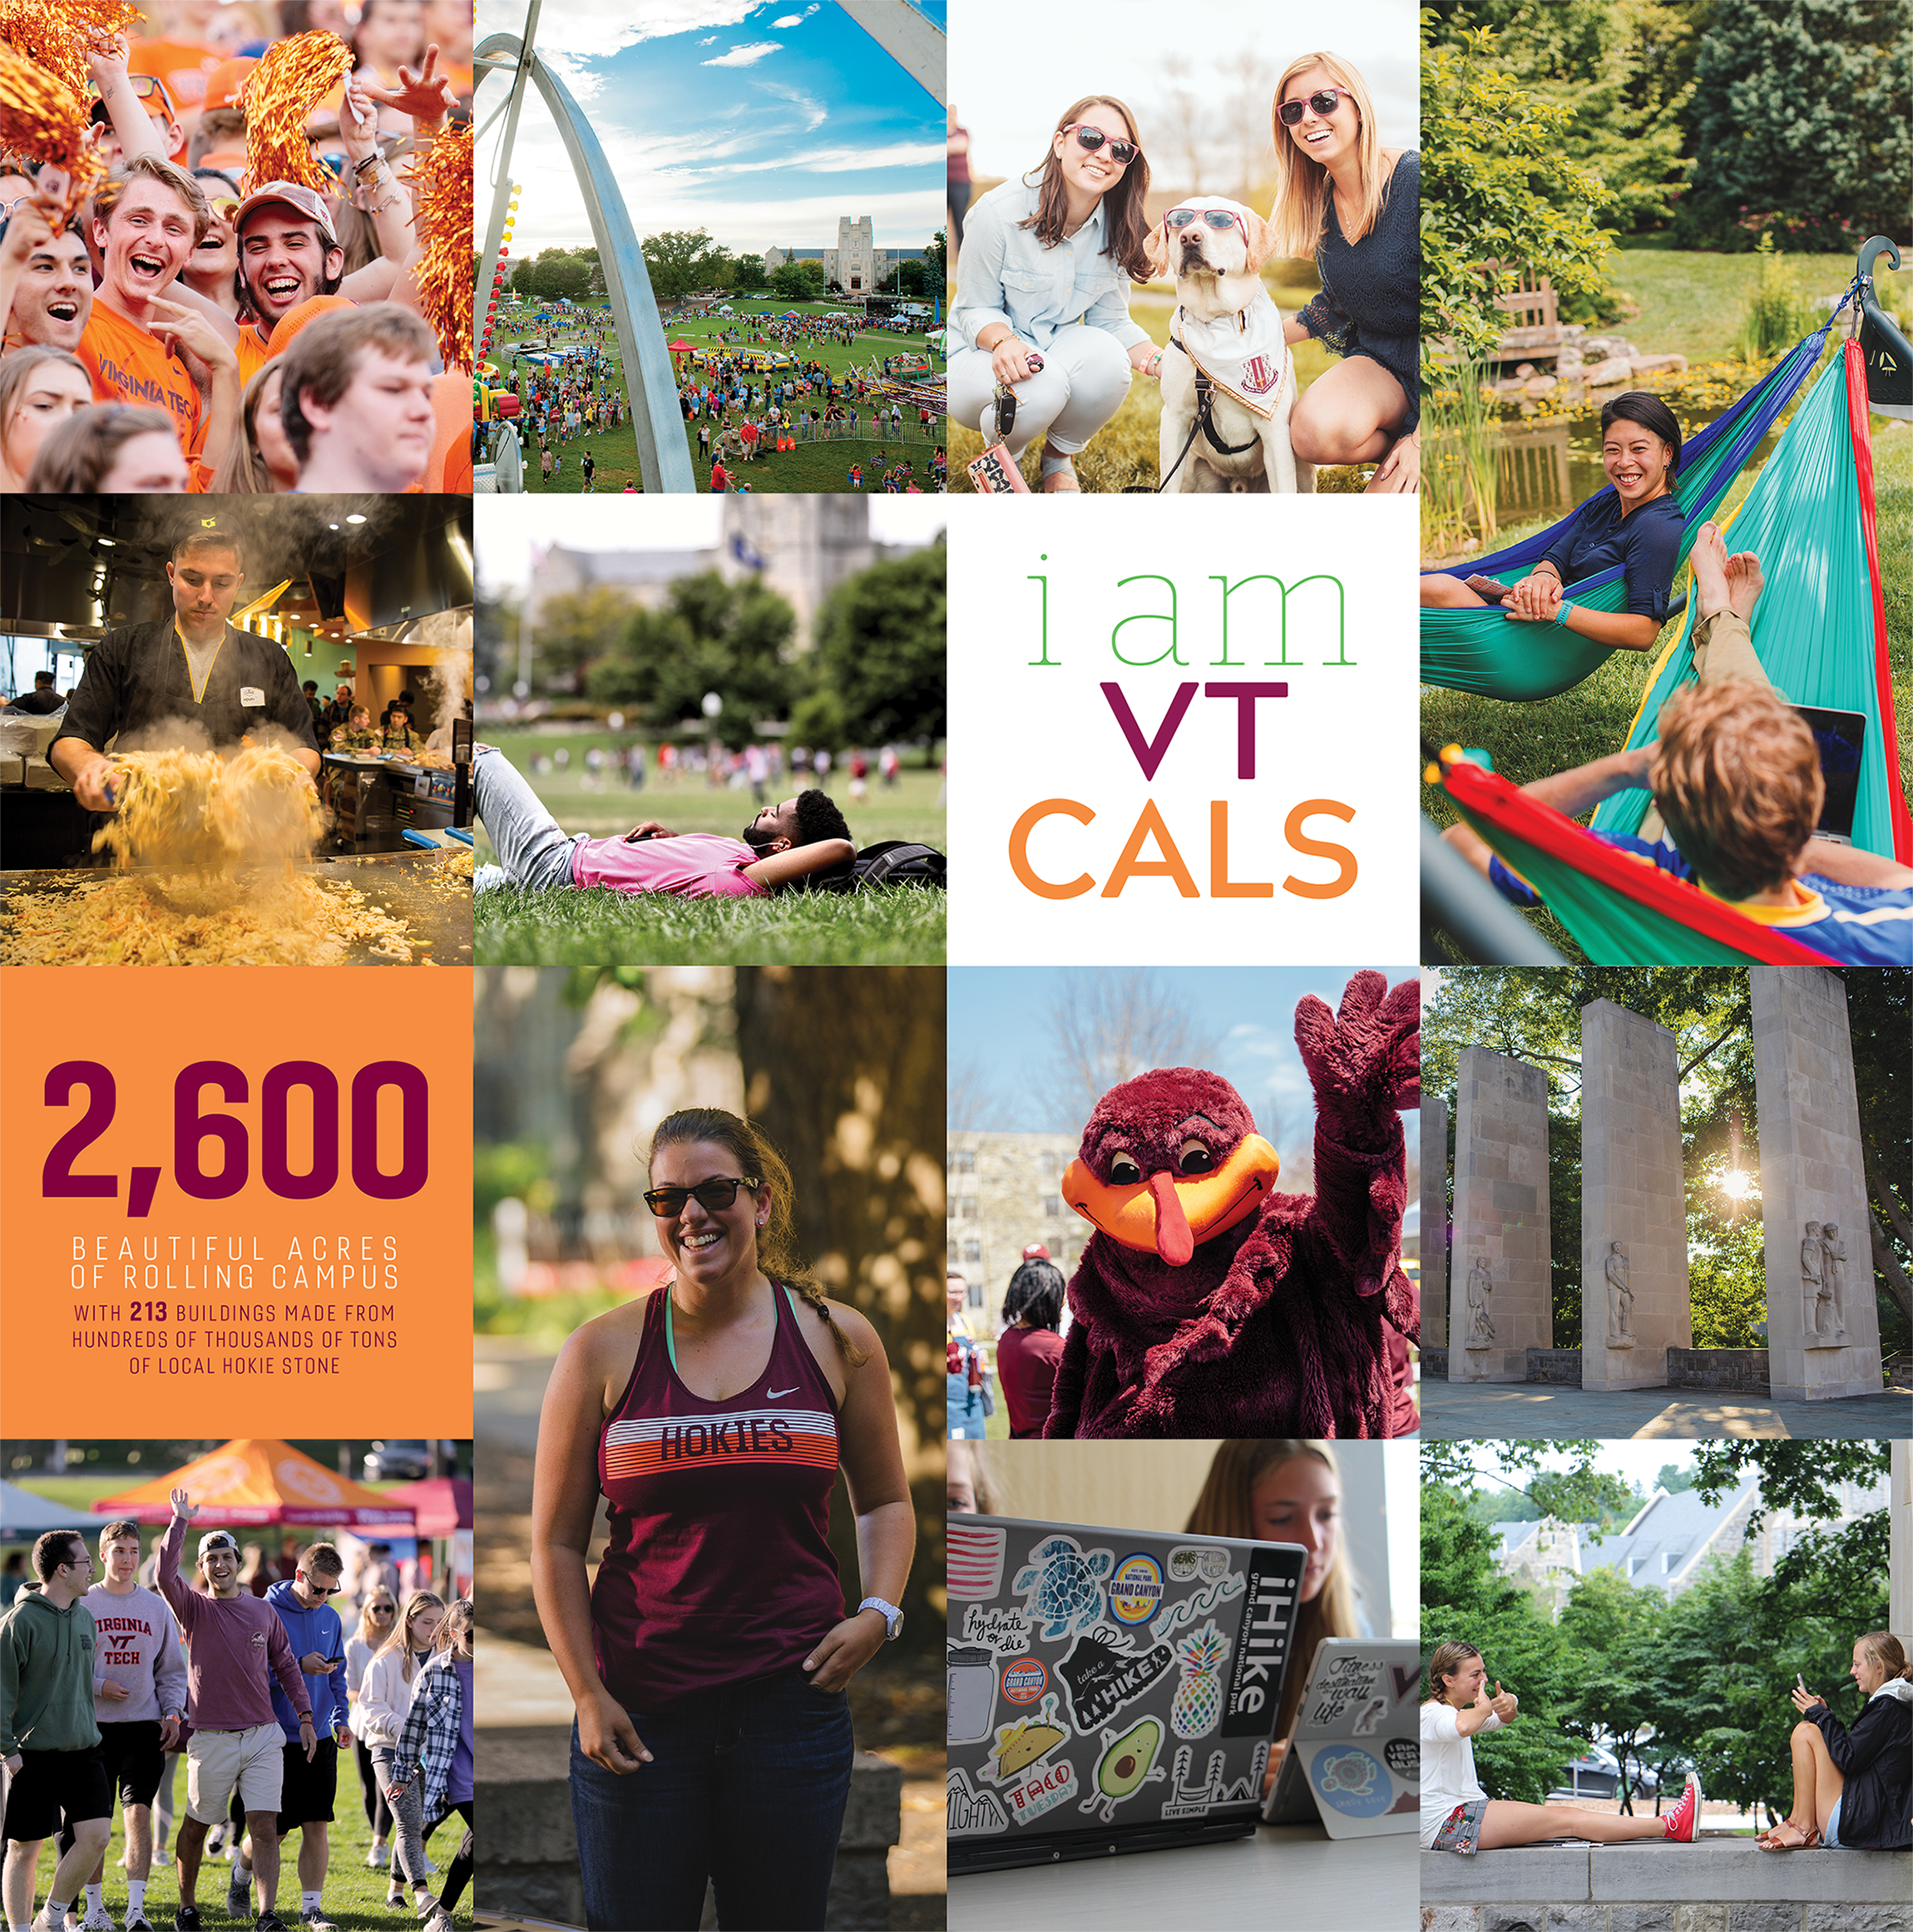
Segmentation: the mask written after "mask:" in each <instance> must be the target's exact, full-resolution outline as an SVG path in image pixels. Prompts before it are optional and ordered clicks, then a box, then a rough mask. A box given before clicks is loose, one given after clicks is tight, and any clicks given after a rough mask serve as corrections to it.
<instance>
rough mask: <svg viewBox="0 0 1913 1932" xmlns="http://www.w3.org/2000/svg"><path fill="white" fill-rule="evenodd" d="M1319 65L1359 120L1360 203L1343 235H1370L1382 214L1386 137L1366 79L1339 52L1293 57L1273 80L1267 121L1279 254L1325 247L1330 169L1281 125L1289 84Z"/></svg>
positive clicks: (1312, 251) (1272, 223) (1272, 220)
mask: <svg viewBox="0 0 1913 1932" xmlns="http://www.w3.org/2000/svg"><path fill="white" fill-rule="evenodd" d="M1311 67H1320V68H1321V69H1322V71H1323V72H1325V73H1326V74H1327V76H1328V77H1329V79H1330V80H1331V81H1332V82H1334V83H1335V85H1336V86H1337V87H1339V88H1341V89H1342V91H1343V92H1345V93H1346V94H1347V95H1348V96H1350V98H1351V99H1352V100H1353V101H1354V102H1355V113H1356V118H1357V120H1358V121H1360V123H1361V130H1360V132H1359V133H1358V134H1357V136H1356V158H1357V162H1358V164H1359V166H1360V169H1361V175H1362V208H1361V212H1360V213H1359V215H1357V218H1356V221H1355V225H1354V226H1353V228H1352V229H1351V230H1347V232H1346V233H1345V234H1344V235H1343V236H1342V240H1345V241H1347V242H1348V243H1350V244H1351V245H1352V244H1354V243H1356V242H1358V241H1360V240H1362V236H1363V235H1367V233H1368V232H1369V230H1371V229H1372V228H1373V227H1374V225H1375V224H1376V223H1377V221H1378V220H1380V219H1381V216H1382V201H1383V200H1385V199H1386V196H1387V178H1386V176H1385V175H1383V173H1382V136H1381V135H1380V134H1379V133H1378V132H1377V129H1376V125H1375V103H1374V101H1372V100H1371V99H1370V97H1369V93H1368V84H1367V82H1365V81H1364V80H1363V79H1362V77H1361V75H1360V74H1358V73H1357V72H1356V71H1355V69H1354V68H1353V67H1351V66H1350V65H1349V64H1348V62H1347V61H1345V60H1343V59H1342V58H1341V57H1339V56H1338V55H1336V54H1327V53H1321V54H1304V55H1303V56H1302V57H1301V58H1300V59H1299V60H1293V61H1291V62H1289V63H1288V66H1287V67H1284V68H1283V71H1282V78H1281V79H1280V80H1279V81H1278V82H1276V84H1275V98H1274V99H1273V101H1271V102H1270V103H1269V109H1268V119H1269V125H1270V126H1271V127H1272V128H1273V130H1274V131H1275V205H1274V207H1273V208H1272V209H1271V210H1269V216H1268V220H1269V226H1270V227H1271V228H1272V229H1273V230H1274V231H1275V252H1276V254H1281V255H1291V256H1296V257H1303V256H1309V257H1312V256H1313V255H1314V254H1315V253H1316V251H1317V250H1318V249H1319V248H1320V247H1321V246H1322V235H1323V232H1324V230H1326V229H1327V225H1328V197H1329V192H1330V189H1329V180H1328V170H1327V168H1325V167H1324V166H1322V163H1321V162H1320V161H1317V160H1316V159H1315V157H1314V156H1312V155H1310V154H1305V153H1304V152H1303V151H1302V149H1300V148H1299V147H1298V146H1296V144H1295V141H1294V139H1293V136H1291V135H1290V133H1289V131H1288V129H1287V128H1286V127H1284V126H1283V125H1282V115H1281V112H1280V109H1281V106H1282V102H1283V96H1284V94H1286V93H1287V91H1288V83H1289V82H1291V81H1293V79H1294V78H1295V77H1296V76H1297V75H1298V74H1305V73H1307V72H1308V70H1309V69H1310V68H1311Z"/></svg>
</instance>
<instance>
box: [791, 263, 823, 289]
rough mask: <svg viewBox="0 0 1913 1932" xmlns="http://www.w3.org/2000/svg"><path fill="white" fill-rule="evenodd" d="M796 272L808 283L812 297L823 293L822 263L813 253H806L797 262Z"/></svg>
mask: <svg viewBox="0 0 1913 1932" xmlns="http://www.w3.org/2000/svg"><path fill="white" fill-rule="evenodd" d="M797 266H798V273H799V274H801V275H802V276H803V279H804V280H805V282H806V283H808V284H809V288H810V293H811V295H812V297H813V299H814V298H815V297H817V296H818V295H821V294H823V263H822V262H820V261H818V259H817V258H816V256H814V255H806V256H805V257H804V259H803V260H802V261H800V262H799V263H798V264H797Z"/></svg>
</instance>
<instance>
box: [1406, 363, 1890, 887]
mask: <svg viewBox="0 0 1913 1932" xmlns="http://www.w3.org/2000/svg"><path fill="white" fill-rule="evenodd" d="M1723 536H1724V538H1725V540H1726V543H1727V547H1728V550H1729V551H1752V552H1753V554H1754V555H1755V556H1757V557H1758V558H1759V559H1760V567H1761V576H1762V581H1763V586H1764V587H1763V588H1762V592H1761V597H1760V601H1759V603H1758V604H1757V605H1755V607H1754V613H1753V622H1752V636H1753V648H1754V654H1755V655H1756V656H1757V657H1758V658H1759V660H1760V662H1761V667H1762V670H1765V671H1766V673H1767V676H1768V677H1769V678H1771V679H1772V681H1773V683H1774V684H1775V685H1776V687H1777V689H1779V691H1780V693H1781V694H1782V696H1783V697H1784V698H1786V699H1787V701H1788V702H1789V703H1790V704H1811V705H1814V706H1817V707H1821V708H1823V709H1828V710H1835V711H1858V712H1860V713H1861V714H1863V715H1864V716H1865V718H1866V745H1865V749H1864V753H1863V756H1862V760H1861V773H1860V794H1859V803H1858V807H1857V809H1856V813H1855V815H1854V821H1853V842H1854V843H1855V845H1856V846H1861V847H1865V848H1866V850H1867V851H1868V852H1878V853H1880V854H1881V856H1882V857H1889V858H1891V857H1897V858H1898V859H1899V860H1900V862H1901V863H1902V864H1913V822H1910V820H1909V816H1908V811H1907V804H1906V794H1905V793H1904V792H1902V791H1901V786H1900V754H1899V744H1898V739H1897V734H1896V722H1895V719H1894V714H1893V701H1892V685H1891V674H1890V669H1889V665H1888V662H1887V655H1886V610H1885V605H1884V601H1883V599H1882V597H1881V586H1880V579H1879V553H1878V545H1877V540H1876V530H1875V519H1874V502H1873V460H1872V445H1871V438H1870V434H1869V429H1868V423H1867V407H1866V373H1865V369H1864V366H1863V364H1862V361H1861V353H1860V345H1859V344H1858V343H1855V342H1849V343H1846V347H1845V349H1844V352H1843V353H1842V355H1841V358H1840V359H1839V360H1838V361H1836V362H1834V363H1829V364H1828V366H1827V368H1826V372H1825V373H1824V374H1823V375H1822V377H1821V378H1820V379H1819V380H1817V382H1816V383H1814V385H1813V387H1812V388H1811V389H1810V390H1809V391H1808V392H1807V398H1806V400H1805V401H1804V402H1803V403H1802V404H1801V405H1800V408H1798V409H1797V411H1796V412H1795V413H1794V416H1793V418H1792V421H1791V422H1789V423H1788V424H1787V429H1786V432H1785V433H1784V434H1783V435H1782V437H1781V439H1780V442H1779V444H1778V446H1777V447H1776V448H1775V450H1774V452H1773V454H1772V456H1771V457H1768V459H1767V462H1766V464H1765V465H1764V466H1763V467H1762V470H1761V472H1760V474H1759V475H1758V476H1757V477H1755V479H1754V482H1753V487H1752V489H1751V490H1750V491H1749V492H1747V499H1746V501H1745V502H1743V503H1742V505H1741V506H1740V507H1739V509H1738V510H1737V511H1735V512H1734V514H1733V519H1732V521H1731V522H1730V524H1729V525H1728V526H1726V527H1725V529H1724V530H1723ZM1423 615H1424V616H1428V615H1436V613H1431V612H1426V611H1425V612H1424V613H1423ZM1443 615H1445V613H1444V614H1443ZM1695 615H1696V612H1695V606H1694V605H1693V604H1691V603H1690V605H1689V606H1688V615H1687V620H1686V622H1685V623H1683V625H1682V626H1681V630H1680V634H1679V635H1678V637H1677V638H1676V639H1675V640H1674V641H1673V643H1671V644H1670V645H1668V646H1667V648H1666V650H1664V651H1663V653H1662V655H1661V658H1660V661H1659V662H1658V664H1657V665H1655V666H1654V669H1653V673H1652V674H1651V675H1650V677H1649V681H1648V689H1647V694H1646V695H1645V696H1644V698H1643V699H1642V700H1641V706H1640V709H1639V711H1638V712H1637V713H1636V714H1634V726H1633V729H1631V730H1630V731H1629V734H1628V749H1630V750H1632V749H1634V748H1635V747H1637V746H1639V745H1643V744H1648V743H1649V741H1650V740H1651V739H1653V738H1654V737H1655V736H1656V735H1657V730H1656V724H1657V720H1658V718H1659V716H1660V711H1661V707H1662V706H1663V704H1666V703H1667V701H1668V699H1670V698H1672V697H1673V695H1674V694H1675V693H1676V692H1677V691H1678V690H1679V689H1681V687H1682V686H1683V684H1690V683H1692V682H1693V674H1694V671H1693V626H1694V621H1695ZM1649 802H1650V801H1649V794H1648V793H1646V792H1644V791H1631V792H1620V793H1616V794H1615V795H1614V797H1613V798H1608V799H1605V800H1604V801H1603V802H1602V803H1601V806H1600V808H1599V810H1597V811H1596V813H1594V828H1595V830H1597V831H1599V832H1622V833H1633V832H1635V831H1637V830H1638V829H1639V826H1640V823H1641V818H1642V816H1643V814H1644V813H1645V812H1646V810H1647V808H1648V805H1649Z"/></svg>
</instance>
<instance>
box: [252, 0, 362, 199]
mask: <svg viewBox="0 0 1913 1932" xmlns="http://www.w3.org/2000/svg"><path fill="white" fill-rule="evenodd" d="M350 72H352V49H351V48H350V47H348V46H347V45H346V44H345V42H344V41H342V40H341V39H340V38H339V36H338V35H337V34H336V33H295V34H294V35H293V36H292V37H291V38H290V39H289V40H277V41H274V42H273V43H272V45H271V46H270V47H268V48H267V49H266V50H265V52H264V56H263V57H261V58H260V63H259V65H258V66H257V67H255V68H254V69H253V70H252V72H250V74H248V75H247V76H246V77H245V86H243V87H241V88H240V92H239V96H238V103H239V106H240V108H241V109H242V110H243V111H245V172H246V181H245V185H246V187H247V189H248V190H249V191H250V190H252V189H254V188H257V187H260V186H261V185H263V184H264V183H265V182H267V181H293V182H296V183H298V184H299V185H301V186H303V187H307V188H312V189H315V190H317V191H318V192H319V194H321V195H330V194H334V193H335V192H336V191H337V190H338V187H339V184H338V182H337V181H336V180H334V179H333V177H332V176H331V175H329V174H328V173H327V172H326V171H325V170H324V168H323V167H322V166H320V165H319V161H318V159H317V158H316V157H315V156H314V154H313V151H312V149H311V147H310V146H309V145H308V143H307V141H306V138H305V123H306V120H307V117H308V116H309V115H310V114H311V112H312V111H313V109H314V108H315V107H316V106H318V105H319V102H320V101H323V100H324V98H325V97H326V96H327V95H328V94H329V93H330V92H331V91H332V90H333V89H334V87H336V86H338V85H339V82H341V81H343V80H344V78H345V77H346V76H347V75H348V74H349V73H350Z"/></svg>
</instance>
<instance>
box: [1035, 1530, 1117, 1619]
mask: <svg viewBox="0 0 1913 1932" xmlns="http://www.w3.org/2000/svg"><path fill="white" fill-rule="evenodd" d="M1115 1565H1116V1559H1115V1552H1114V1551H1113V1550H1108V1549H1084V1548H1083V1546H1082V1544H1080V1543H1078V1542H1077V1540H1076V1539H1075V1537H1073V1536H1065V1535H1061V1534H1057V1535H1055V1536H1045V1538H1044V1539H1043V1540H1042V1541H1041V1543H1039V1544H1037V1545H1036V1548H1035V1549H1032V1550H1031V1552H1030V1559H1029V1561H1028V1562H1027V1563H1026V1564H1024V1566H1023V1567H1022V1569H1020V1570H1018V1571H1017V1572H1016V1577H1015V1579H1014V1580H1013V1581H1012V1582H1011V1585H1010V1588H1011V1589H1013V1590H1021V1591H1023V1592H1025V1593H1026V1594H1025V1597H1024V1600H1023V1613H1024V1615H1025V1616H1026V1617H1028V1618H1031V1620H1032V1621H1033V1622H1036V1623H1041V1625H1042V1627H1043V1628H1042V1637H1043V1641H1044V1642H1045V1643H1055V1642H1056V1641H1057V1640H1058V1639H1059V1638H1064V1637H1070V1636H1073V1635H1075V1633H1076V1632H1078V1631H1079V1630H1087V1629H1088V1628H1090V1625H1091V1624H1092V1623H1095V1622H1097V1621H1098V1619H1099V1618H1100V1617H1101V1616H1102V1613H1103V1584H1104V1580H1105V1579H1106V1578H1107V1577H1108V1575H1109V1574H1110V1571H1111V1570H1112V1569H1115Z"/></svg>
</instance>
